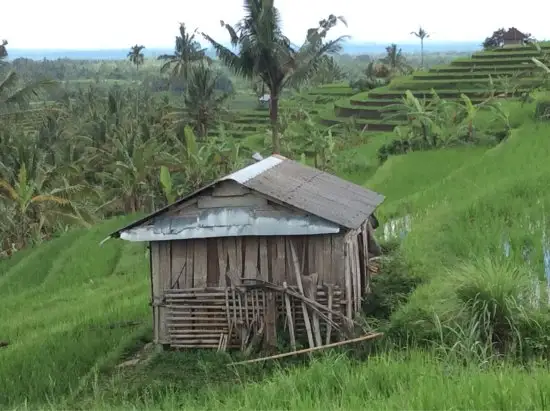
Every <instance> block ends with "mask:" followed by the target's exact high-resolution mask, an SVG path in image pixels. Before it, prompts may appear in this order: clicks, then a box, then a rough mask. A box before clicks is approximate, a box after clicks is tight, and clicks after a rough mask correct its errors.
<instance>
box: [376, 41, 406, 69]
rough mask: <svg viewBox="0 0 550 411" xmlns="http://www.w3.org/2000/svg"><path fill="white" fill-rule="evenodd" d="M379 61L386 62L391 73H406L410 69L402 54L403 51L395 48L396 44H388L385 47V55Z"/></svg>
mask: <svg viewBox="0 0 550 411" xmlns="http://www.w3.org/2000/svg"><path fill="white" fill-rule="evenodd" d="M380 61H381V62H382V63H384V64H387V65H388V66H389V68H390V71H391V72H393V73H406V72H408V71H410V69H411V67H410V65H409V64H408V63H407V59H406V58H405V56H404V55H403V51H402V50H401V49H400V48H397V44H390V45H389V46H388V47H386V56H385V57H384V58H382V59H380Z"/></svg>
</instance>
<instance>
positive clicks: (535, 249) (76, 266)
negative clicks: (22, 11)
mask: <svg viewBox="0 0 550 411" xmlns="http://www.w3.org/2000/svg"><path fill="white" fill-rule="evenodd" d="M514 107H515V108H514V110H515V113H514V116H517V117H518V118H524V119H528V118H530V116H531V115H532V112H533V110H534V107H533V105H532V104H531V105H529V104H528V105H525V106H523V107H520V106H519V104H517V105H516V106H514ZM549 135H550V124H549V123H546V124H544V123H538V124H535V123H534V122H533V121H532V120H525V121H524V122H523V124H522V125H521V126H519V127H518V128H516V129H515V130H514V131H513V134H512V136H511V138H509V139H508V140H507V141H505V142H504V143H502V144H500V145H499V146H496V147H494V148H480V147H477V148H476V147H462V148H454V149H446V150H442V151H431V152H430V151H427V152H418V153H411V154H407V155H405V156H397V157H392V158H390V159H389V160H388V161H387V162H386V163H385V164H384V165H383V166H381V167H380V168H378V170H377V171H376V172H375V173H374V175H372V176H371V177H370V178H369V180H368V181H366V185H367V186H368V187H370V188H373V189H375V190H377V191H379V192H381V193H384V194H385V195H386V196H387V201H386V202H385V203H384V205H383V207H382V208H381V210H380V214H379V218H380V220H381V221H382V223H388V222H389V221H390V219H392V218H396V217H403V216H406V215H409V216H410V218H411V221H412V224H411V231H410V232H409V234H408V235H407V237H406V238H405V240H404V242H403V247H402V249H403V253H404V256H405V258H406V260H407V263H408V264H409V265H410V267H411V271H412V272H414V273H415V274H418V275H420V276H421V277H423V278H424V279H425V280H426V281H427V283H426V284H425V285H422V286H421V287H420V288H418V289H417V290H416V292H415V293H414V294H413V296H412V299H411V301H410V302H409V303H408V305H407V306H405V307H404V309H403V310H401V312H398V313H397V318H398V319H399V318H405V319H406V320H407V321H405V320H403V322H402V323H401V324H405V326H406V324H408V323H413V322H414V321H410V320H411V319H412V320H414V319H415V318H411V317H406V316H407V315H412V314H410V311H407V310H410V309H411V307H413V308H414V309H415V310H416V311H415V313H425V312H427V311H428V309H434V307H435V309H436V310H437V309H438V305H437V301H438V300H437V298H436V297H437V296H439V297H441V298H442V299H443V300H449V299H450V298H451V296H450V295H449V294H446V293H447V290H448V286H449V284H448V279H449V276H448V275H446V274H447V273H448V270H453V269H455V268H456V267H457V266H458V265H459V264H461V263H462V262H463V261H465V260H466V261H468V260H472V259H476V258H489V259H493V260H499V259H502V258H504V257H505V258H506V259H508V260H510V261H513V262H514V263H515V264H518V265H523V264H524V259H525V258H527V259H528V260H529V265H530V266H531V268H532V269H533V271H534V272H535V273H536V274H537V275H538V276H539V279H540V280H544V278H545V275H547V272H546V271H545V269H546V270H548V268H547V267H546V268H545V258H544V253H545V247H546V243H545V242H543V241H542V239H543V237H544V236H543V233H546V231H547V220H545V211H544V210H548V209H549V207H550V193H549V191H548V189H547V186H548V181H549V178H550V162H549V161H548V159H549V158H550V144H549V142H548V136H549ZM380 138H381V137H380ZM369 144H372V142H370V143H369ZM367 152H370V151H369V150H368V149H366V150H365V153H367ZM347 154H348V155H349V153H347ZM372 154H373V153H372V152H371V154H370V155H372ZM350 173H351V172H350ZM351 174H352V173H351ZM370 174H372V173H370V172H369V175H370ZM366 178H367V177H365V178H364V179H363V181H365V180H366ZM354 180H359V176H358V175H356V174H355V175H354ZM130 219H131V218H129V217H128V218H125V219H116V220H112V221H108V222H105V223H103V224H100V225H98V226H97V227H95V228H93V229H90V230H75V231H72V232H70V233H68V234H65V235H62V236H60V238H58V239H55V240H53V241H50V242H48V243H46V244H43V245H41V246H40V247H38V248H36V249H31V250H27V251H24V252H21V253H19V254H17V255H16V256H15V257H14V258H13V259H11V260H8V261H2V262H0V297H1V298H2V302H3V303H2V306H1V307H2V308H1V312H0V340H7V341H9V345H8V346H7V347H5V348H2V349H0V386H1V387H2V390H0V406H15V405H18V404H21V403H24V402H28V403H29V404H37V403H39V404H46V403H48V402H49V401H53V402H54V403H57V402H58V401H61V400H62V399H63V398H64V397H65V396H67V395H70V393H71V392H75V391H76V390H78V389H79V388H80V387H81V385H82V384H85V383H86V381H85V379H86V378H88V377H90V376H92V377H93V375H94V372H95V371H98V370H102V369H110V368H111V367H112V365H114V363H115V362H116V360H117V358H118V357H119V356H120V355H121V354H122V353H124V352H125V350H127V349H128V348H129V347H131V346H132V345H134V344H135V342H136V341H138V340H140V339H146V338H147V334H148V332H149V329H150V320H151V318H150V307H149V305H148V303H149V279H148V259H147V255H146V250H145V248H144V246H143V245H135V244H129V243H126V242H123V241H109V242H107V243H106V244H104V245H103V246H102V247H99V242H100V241H101V240H102V239H103V238H104V237H105V236H106V234H107V233H109V232H110V231H113V229H115V228H116V227H119V226H121V225H123V224H124V223H125V222H127V221H128V220H130ZM506 244H508V246H505V245H506ZM506 250H508V252H507V251H506ZM526 252H527V255H528V257H525V255H526V254H525V253H526ZM439 307H440V309H443V308H441V307H444V304H441V305H440V306H439ZM442 314H443V313H442ZM399 316H401V317H399ZM185 356H187V354H185ZM170 361H174V358H172V357H170ZM325 361H328V363H325V365H324V366H323V363H322V362H321V363H315V364H314V365H313V367H312V368H309V369H297V370H293V371H292V372H291V373H290V374H286V373H285V374H283V373H280V374H277V375H275V376H273V377H272V378H271V379H270V380H269V381H268V382H266V383H265V384H259V383H258V384H251V385H246V386H244V388H243V387H242V386H241V385H239V384H234V385H233V386H232V387H231V388H227V389H228V390H230V391H225V389H223V390H222V389H221V388H220V387H217V386H216V387H212V386H209V384H205V386H204V387H203V388H205V389H206V390H208V393H207V394H206V395H203V396H198V395H195V394H193V393H190V392H188V391H186V390H185V389H183V388H181V387H185V385H184V384H183V381H182V380H179V379H178V378H183V377H184V375H185V372H187V370H185V369H183V368H182V369H181V370H179V372H180V373H179V374H174V375H177V377H176V376H172V374H169V375H168V377H166V378H171V379H172V380H174V379H177V381H176V380H174V381H175V382H176V383H177V384H176V387H180V390H179V391H177V390H176V391H171V392H170V393H169V394H168V393H164V394H161V393H159V392H155V393H153V392H152V391H151V390H153V391H154V390H155V389H158V384H159V383H158V381H157V378H159V377H158V375H155V376H153V377H150V378H151V380H150V381H147V382H146V387H144V388H143V389H144V391H146V392H148V393H149V394H150V395H151V397H148V398H150V400H151V401H153V400H152V399H151V398H153V397H154V398H157V397H156V395H157V394H158V395H161V396H162V395H165V396H164V397H162V398H163V399H162V400H159V401H161V402H160V403H158V404H156V406H157V407H161V406H164V407H165V409H184V408H187V409H191V408H193V407H194V406H197V407H198V406H199V405H200V406H201V407H205V409H207V408H208V409H212V408H216V407H217V408H220V407H221V408H228V409H236V408H237V407H242V409H253V408H255V407H256V408H259V407H263V408H287V407H294V408H296V407H302V409H305V408H315V407H319V406H321V405H323V406H327V407H328V408H327V409H336V408H339V409H342V408H354V407H357V406H358V405H359V404H360V403H363V404H364V401H367V400H368V401H372V402H371V404H378V406H380V407H388V408H392V407H394V408H395V409H399V408H402V407H417V408H440V409H441V408H445V407H451V406H453V404H454V406H455V407H456V405H457V404H458V402H456V401H460V395H462V394H463V393H464V392H465V391H468V392H470V393H471V394H472V397H471V398H470V399H469V401H470V403H469V404H470V405H471V406H472V408H476V407H477V408H498V407H500V406H501V405H502V404H515V405H514V408H529V407H532V408H541V407H542V406H543V405H544V404H545V401H549V400H550V398H546V397H545V396H547V393H548V392H550V388H549V387H547V385H548V381H547V379H546V380H544V379H540V378H539V377H540V375H541V374H540V373H533V374H531V375H530V376H527V375H525V374H522V371H521V370H520V369H516V368H511V369H507V370H506V371H504V370H501V371H498V370H494V371H493V370H487V371H483V372H482V371H480V370H479V368H476V369H472V370H469V369H468V370H467V369H464V368H462V367H457V368H456V369H455V370H454V371H449V370H448V369H445V370H443V369H442V368H441V367H440V366H439V365H438V363H437V362H436V361H435V360H434V359H433V358H431V357H426V356H425V354H422V355H420V356H412V357H407V358H400V357H399V356H396V357H393V359H389V358H387V359H384V358H379V359H378V360H376V361H372V363H371V362H369V363H367V364H363V365H355V364H352V363H346V362H344V363H342V362H335V360H334V359H328V360H325ZM327 364H328V366H327ZM421 366H422V367H424V368H423V369H420V368H419V367H421ZM201 367H202V365H201ZM474 368H475V367H474ZM223 369H225V368H223ZM329 369H330V370H331V372H329V373H328V372H327V370H329ZM218 372H219V370H218ZM541 372H542V371H541ZM227 373H229V371H227ZM468 373H469V374H468ZM426 375H429V376H430V378H428V379H429V381H430V383H429V384H428V382H426V383H425V384H412V383H411V381H418V379H421V378H427V377H426ZM367 376H369V377H367ZM203 377H204V376H203ZM392 378H394V379H392ZM226 379H227V378H226ZM308 381H309V382H308ZM436 381H448V383H441V384H440V386H439V388H438V389H440V390H445V393H447V394H448V395H438V396H433V395H430V393H429V392H427V391H426V387H428V386H430V387H432V384H434V383H435V382H436ZM476 381H477V382H476ZM545 381H546V382H545ZM313 383H315V384H314V385H313ZM112 384H114V388H112V389H113V390H114V391H113V392H114V393H116V394H117V395H118V394H120V395H122V390H124V388H123V387H119V386H117V385H116V384H117V383H116V381H115V382H113V383H112ZM147 384H149V385H147ZM372 384H374V385H372ZM472 384H473V385H472ZM481 386H483V387H485V388H484V390H485V391H483V392H482V391H480V390H479V387H481ZM154 387H157V388H154ZM342 387H344V388H342ZM368 387H370V388H369V389H367V388H368ZM376 387H378V388H376ZM476 387H477V388H476ZM503 387H504V388H503ZM505 387H509V388H510V387H515V391H514V389H512V388H510V389H509V390H508V389H507V388H506V389H505ZM529 387H530V388H529ZM537 387H538V388H537ZM342 390H344V391H345V393H344V392H342ZM433 390H434V388H433V387H432V388H430V392H433ZM517 390H523V391H521V392H518V391H517ZM529 390H531V391H529ZM288 392H292V395H291V396H289V395H283V394H286V393H288ZM336 392H338V395H336V394H334V393H336ZM544 392H546V394H543V393H544ZM316 393H317V394H316ZM330 393H333V394H334V395H332V396H331V395H329V394H330ZM358 393H362V394H361V395H359V394H358ZM440 393H441V391H440ZM529 393H530V394H529ZM153 394H154V395H153ZM539 394H540V395H539ZM126 395H127V394H126ZM487 398H490V399H487ZM91 401H96V400H95V399H93V398H92V399H91ZM97 401H103V400H102V399H99V400H97ZM124 401H127V403H125V407H126V408H127V407H129V406H130V404H131V403H133V402H139V404H138V406H139V407H144V408H150V407H151V404H149V405H147V404H144V403H143V402H142V401H144V400H143V399H141V398H140V399H138V398H137V397H135V398H134V397H131V398H129V397H128V398H126V397H125V399H124ZM155 401H156V400H155ZM162 401H164V402H162ZM453 401H455V402H453ZM476 401H477V402H476ZM329 403H330V404H329ZM476 404H477V405H476ZM499 404H500V405H499ZM96 405H97V404H96ZM372 406H373V407H375V406H374V405H372ZM31 408H32V407H31ZM54 408H55V407H54ZM375 408H377V407H375Z"/></svg>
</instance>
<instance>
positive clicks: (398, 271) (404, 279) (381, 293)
mask: <svg viewBox="0 0 550 411" xmlns="http://www.w3.org/2000/svg"><path fill="white" fill-rule="evenodd" d="M380 272H381V273H382V274H379V275H375V276H374V277H373V278H372V279H371V284H370V286H371V293H370V294H369V295H368V298H367V299H366V302H365V305H364V306H363V312H364V313H365V315H367V316H368V317H374V318H376V319H379V320H387V319H389V318H390V316H391V314H392V313H393V312H395V311H396V310H397V309H398V308H399V307H400V306H401V305H403V304H404V303H406V302H407V300H408V297H409V296H410V294H411V293H412V292H413V291H414V289H415V288H416V287H417V286H418V285H419V284H420V283H421V282H422V280H421V278H420V277H418V276H416V275H414V274H413V273H411V272H410V269H409V267H408V266H407V264H406V262H405V260H404V259H403V257H402V256H401V255H400V254H399V253H398V252H395V254H394V255H390V256H388V257H385V258H383V259H382V260H381V265H380Z"/></svg>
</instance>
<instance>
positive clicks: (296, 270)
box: [289, 241, 315, 347]
mask: <svg viewBox="0 0 550 411" xmlns="http://www.w3.org/2000/svg"><path fill="white" fill-rule="evenodd" d="M289 244H290V254H291V256H292V263H293V265H294V274H295V275H296V284H297V285H298V290H299V291H300V294H302V295H304V296H305V294H304V287H303V286H302V275H301V273H300V262H299V261H298V256H297V254H296V250H295V248H294V244H292V241H289ZM302 312H303V313H304V324H305V326H306V332H307V339H308V342H309V345H310V347H315V342H314V341H313V333H312V332H311V322H310V321H309V313H308V311H307V307H306V304H305V303H304V302H303V301H302Z"/></svg>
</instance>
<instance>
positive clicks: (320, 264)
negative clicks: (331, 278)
mask: <svg viewBox="0 0 550 411" xmlns="http://www.w3.org/2000/svg"><path fill="white" fill-rule="evenodd" d="M323 237H324V236H323V235H313V236H311V237H310V238H309V242H313V243H314V244H315V246H314V249H315V271H310V272H309V273H307V274H312V273H314V272H315V273H317V275H318V277H317V280H318V281H319V283H324V282H325V278H326V274H325V268H326V267H325V265H324V262H325V257H324V256H323V253H324V251H325V250H324V238H323Z"/></svg>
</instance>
